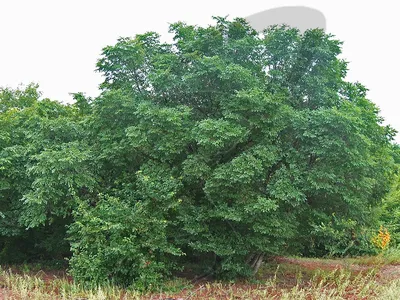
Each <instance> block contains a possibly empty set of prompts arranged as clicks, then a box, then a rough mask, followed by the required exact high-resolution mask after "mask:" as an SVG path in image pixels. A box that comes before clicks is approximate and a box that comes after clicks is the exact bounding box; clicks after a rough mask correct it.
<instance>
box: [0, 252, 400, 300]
mask: <svg viewBox="0 0 400 300" xmlns="http://www.w3.org/2000/svg"><path fill="white" fill-rule="evenodd" d="M270 264H271V265H274V266H278V265H281V266H285V269H286V270H285V271H282V272H281V273H280V274H278V276H277V277H280V278H278V281H277V282H276V286H275V288H273V287H268V286H266V285H262V284H249V283H246V282H236V283H235V284H234V285H233V284H232V285H231V284H226V285H211V284H210V283H212V282H211V281H207V280H202V281H197V282H196V281H193V284H194V285H193V287H192V288H191V289H190V290H189V289H186V290H183V291H181V292H180V293H178V294H174V296H168V295H166V294H159V293H158V294H157V295H154V294H153V295H148V296H143V297H142V299H144V300H145V299H147V300H150V299H151V300H184V299H185V300H186V299H191V300H196V299H210V298H212V299H245V298H243V297H241V295H246V292H249V291H250V290H255V289H256V290H259V291H260V290H266V292H267V294H268V297H269V298H272V297H274V296H275V297H277V299H279V294H280V293H279V289H281V288H292V287H294V286H296V284H297V279H296V270H301V271H302V272H304V273H305V274H306V275H305V277H304V278H303V279H305V280H304V281H305V282H306V281H307V272H309V274H312V272H313V271H315V270H317V269H321V270H325V271H334V270H337V269H346V270H349V271H351V272H352V274H353V273H354V275H356V274H359V273H360V272H365V273H367V272H368V271H370V270H372V269H373V268H378V271H377V275H376V277H375V278H376V279H377V280H378V281H379V282H387V281H388V280H394V279H400V265H384V266H383V265H382V266H375V265H358V264H353V265H351V264H350V265H349V264H348V263H346V262H345V261H340V260H303V259H296V258H287V257H275V258H274V259H273V260H271V261H270ZM291 267H293V269H291ZM13 271H15V272H16V273H21V272H18V270H13ZM275 274H276V273H275ZM30 275H35V276H38V277H40V278H41V279H43V280H44V281H45V282H46V283H47V284H48V286H49V287H50V284H51V282H52V280H54V279H56V278H58V279H60V278H64V279H67V280H68V281H70V282H72V278H71V277H70V276H68V275H67V274H66V272H64V271H39V272H38V273H33V274H30ZM273 276H274V272H273V268H272V269H271V270H269V271H268V272H267V273H265V274H262V278H263V279H268V278H271V277H273ZM0 279H1V278H0ZM304 286H306V283H304ZM225 287H226V288H225ZM10 292H11V294H12V291H10V290H8V289H7V288H5V287H4V286H1V280H0V300H1V299H4V298H5V295H6V294H7V295H8V297H9V296H10ZM228 292H229V294H228ZM122 298H123V295H121V299H122ZM246 299H248V298H246ZM252 299H255V300H256V299H265V297H263V298H262V297H259V298H256V297H252ZM310 299H311V298H310ZM346 299H360V298H359V297H357V295H355V294H354V291H349V293H348V297H347V298H346ZM365 299H366V298H365Z"/></svg>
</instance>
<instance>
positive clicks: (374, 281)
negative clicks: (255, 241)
mask: <svg viewBox="0 0 400 300" xmlns="http://www.w3.org/2000/svg"><path fill="white" fill-rule="evenodd" d="M398 257H399V256H397V255H393V256H391V255H390V254H389V255H385V256H383V255H382V256H377V257H363V258H351V259H340V260H334V259H310V258H285V257H276V258H274V259H273V260H271V261H269V262H268V263H267V264H265V265H264V266H263V267H262V269H261V270H260V272H259V274H258V276H257V278H256V279H254V280H252V281H251V282H248V281H247V282H236V283H227V282H225V283H222V282H210V281H202V282H190V281H188V280H184V279H179V280H174V281H171V282H169V283H168V286H166V289H167V290H169V292H163V291H159V292H158V293H153V294H148V295H142V294H140V293H138V292H135V291H127V290H121V289H118V288H116V287H113V286H105V287H101V288H96V289H84V288H83V287H81V286H80V285H78V284H76V283H74V282H73V281H72V279H71V278H70V277H68V276H67V275H66V274H65V272H60V271H57V272H56V271H44V270H38V269H37V267H36V268H35V267H32V266H23V267H22V268H21V267H20V268H18V269H16V268H14V269H5V268H4V267H3V269H2V270H0V299H32V300H34V299H38V300H39V299H40V300H45V299H76V300H84V299H85V300H86V299H87V300H89V299H104V300H105V299H107V300H109V299H110V300H111V299H154V300H156V299H163V300H178V299H179V300H183V299H185V300H186V299H193V300H194V299H307V300H309V299H396V300H397V299H399V297H400V259H399V258H398Z"/></svg>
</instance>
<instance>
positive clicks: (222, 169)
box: [0, 18, 395, 286]
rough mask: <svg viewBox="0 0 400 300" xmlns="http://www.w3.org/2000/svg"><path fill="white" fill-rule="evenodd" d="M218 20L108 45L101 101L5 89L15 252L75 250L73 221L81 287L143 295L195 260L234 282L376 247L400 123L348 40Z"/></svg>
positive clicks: (0, 178)
mask: <svg viewBox="0 0 400 300" xmlns="http://www.w3.org/2000/svg"><path fill="white" fill-rule="evenodd" d="M215 21H216V25H213V26H208V27H205V28H203V27H197V26H190V25H187V24H185V23H176V24H173V25H171V26H170V32H171V33H172V34H173V35H174V42H173V43H172V44H166V43H162V42H160V37H159V36H158V34H156V33H154V32H150V33H146V34H142V35H137V36H136V37H135V38H133V39H132V38H120V39H119V40H118V42H117V43H116V44H115V45H114V46H108V47H106V48H104V49H103V52H102V56H101V58H100V59H99V61H98V64H97V70H98V71H99V72H100V73H101V74H102V75H103V76H104V82H103V83H102V84H101V89H102V93H101V95H100V96H99V97H98V98H96V99H89V98H86V97H85V96H84V94H75V100H76V103H75V104H73V105H62V104H60V103H57V102H55V101H50V100H48V99H45V100H41V101H39V100H38V99H39V96H40V95H39V94H38V92H37V87H35V86H28V87H27V88H26V89H25V90H16V91H12V90H9V89H3V90H1V94H0V113H1V114H0V125H1V126H0V196H1V197H0V198H1V200H0V211H1V219H0V235H1V238H0V241H1V242H2V243H3V244H5V243H11V242H10V241H11V237H17V238H19V239H21V238H23V239H27V234H33V235H34V234H40V239H41V240H40V241H41V242H42V243H46V241H48V240H49V239H51V238H58V239H62V240H64V241H66V237H65V232H64V231H65V230H64V228H65V226H64V225H66V224H67V225H68V237H67V239H68V241H69V243H70V246H71V251H72V258H71V260H70V266H71V271H72V274H73V275H74V276H75V277H76V278H77V279H79V280H83V281H92V282H93V281H94V282H104V281H106V280H109V279H112V280H114V281H115V282H117V283H120V284H124V285H131V284H135V285H136V286H140V285H141V284H143V285H148V284H149V283H153V284H154V283H156V282H158V281H159V280H160V279H161V278H162V277H163V276H165V275H168V274H171V272H172V271H173V270H176V269H179V268H181V267H182V266H183V265H184V264H186V263H188V262H190V263H196V262H201V265H202V266H204V271H206V272H210V273H213V274H214V275H216V276H237V275H246V274H247V275H248V274H251V272H255V271H256V270H257V268H258V267H259V265H260V263H261V262H262V259H263V257H265V256H268V255H275V254H299V255H324V254H327V253H331V254H347V253H353V254H356V253H359V252H361V251H369V250H368V246H367V245H366V244H365V239H363V236H364V232H365V230H366V229H367V228H369V226H371V224H375V223H374V222H375V221H376V207H378V206H379V205H380V203H381V200H382V198H383V197H384V196H385V194H386V193H387V192H388V190H389V187H390V184H391V178H392V176H393V171H394V165H395V160H394V154H393V153H394V150H393V149H394V147H393V145H392V144H391V141H392V139H393V135H394V130H393V129H391V128H390V127H389V126H383V125H382V121H383V120H382V118H381V117H380V116H379V110H378V108H377V107H376V105H375V104H373V103H372V102H371V101H370V100H368V99H367V98H366V97H367V96H366V94H367V89H366V88H365V87H364V86H363V85H361V84H360V83H350V82H346V81H345V79H344V78H345V76H346V71H347V64H346V62H345V61H343V60H341V59H339V58H338V55H339V54H340V53H341V42H339V41H337V40H335V39H334V38H333V36H331V35H328V34H325V33H324V32H323V31H322V30H318V29H315V30H309V31H306V32H305V33H304V34H300V32H299V31H298V30H297V29H294V28H288V27H285V26H275V27H271V28H269V29H267V30H266V31H265V32H264V33H262V34H259V33H257V32H256V31H255V30H254V29H252V28H251V27H250V26H249V25H248V24H247V23H246V22H245V21H244V20H243V19H235V20H233V21H228V20H227V19H224V18H215ZM26 228H28V230H26ZM47 245H48V246H49V249H48V251H50V250H51V249H50V248H51V247H52V246H54V245H55V244H54V243H53V244H51V243H50V242H47ZM53 250H54V249H53ZM3 252H4V251H3ZM53 252H54V253H57V254H60V253H62V254H63V255H67V254H65V253H64V252H61V250H59V249H58V250H57V249H56V250H54V251H53ZM53 252H51V251H50V252H49V255H50V254H51V253H53ZM4 254H5V252H4Z"/></svg>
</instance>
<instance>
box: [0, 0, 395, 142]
mask: <svg viewBox="0 0 400 300" xmlns="http://www.w3.org/2000/svg"><path fill="white" fill-rule="evenodd" d="M293 5H301V6H307V7H311V8H315V9H318V10H319V11H321V12H322V13H323V14H324V15H325V18H326V21H327V24H326V31H327V32H329V33H333V34H334V35H335V36H336V38H338V39H340V40H342V41H344V45H343V55H342V57H343V58H344V59H346V60H347V61H349V62H350V63H349V69H350V70H349V73H348V77H347V79H348V80H350V81H360V82H361V83H362V84H364V85H365V86H366V87H367V88H368V89H369V90H370V91H369V93H368V97H369V99H371V100H372V101H373V102H375V103H376V104H377V105H378V106H379V107H380V109H381V115H382V116H383V117H384V118H385V120H386V124H391V125H392V126H393V127H394V128H395V129H396V130H398V131H400V117H399V116H398V113H399V108H400V104H399V99H398V98H399V93H398V88H399V86H400V83H399V82H398V79H399V76H398V74H397V72H398V71H399V70H400V59H399V53H400V42H399V40H398V29H400V18H399V16H398V9H397V5H398V4H397V3H396V2H395V1H388V0H386V1H385V0H383V1H349V0H346V1H344V0H334V1H329V2H328V1H321V0H281V1H272V0H271V1H256V0H254V1H253V0H246V1H237V0H232V1H217V0H203V1H178V0H169V1H161V0H158V1H155V0H147V1H134V0H130V1H128V0H113V1H104V0H96V1H95V0H93V1H90V0H80V1H78V0H68V1H65V0H64V1H62V0H0V86H2V87H5V86H8V87H12V88H15V87H17V86H18V84H21V83H22V84H27V83H30V82H35V83H38V84H39V85H40V90H41V91H43V96H44V97H48V98H51V99H55V100H60V101H63V102H70V101H71V100H72V99H71V96H70V95H69V93H71V92H85V93H86V95H88V96H96V95H98V93H99V92H98V89H97V87H98V85H99V83H100V82H101V77H100V75H99V74H97V73H95V72H94V69H95V64H96V60H97V59H98V58H99V55H100V52H101V49H102V48H103V47H104V46H106V45H112V44H115V42H116V39H117V38H118V37H120V36H132V37H133V36H134V35H135V34H138V33H144V32H146V31H157V32H159V33H160V34H161V35H162V37H165V39H167V38H168V37H167V32H168V24H169V23H173V22H176V21H185V22H187V23H189V24H197V25H202V26H205V25H207V24H211V23H212V19H211V16H226V15H229V17H247V16H249V15H252V14H255V13H258V12H261V11H264V10H267V9H271V8H276V7H281V6H293ZM396 141H397V142H398V143H400V134H398V136H397V139H396Z"/></svg>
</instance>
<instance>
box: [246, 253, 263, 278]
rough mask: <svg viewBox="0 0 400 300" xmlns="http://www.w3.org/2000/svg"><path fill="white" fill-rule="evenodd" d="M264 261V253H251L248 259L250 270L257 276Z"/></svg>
mask: <svg viewBox="0 0 400 300" xmlns="http://www.w3.org/2000/svg"><path fill="white" fill-rule="evenodd" d="M263 259H264V254H263V253H251V254H250V255H249V256H248V257H247V259H246V263H247V264H249V265H250V268H251V269H252V270H253V275H256V274H257V272H258V270H259V269H260V267H261V264H262V262H263Z"/></svg>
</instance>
